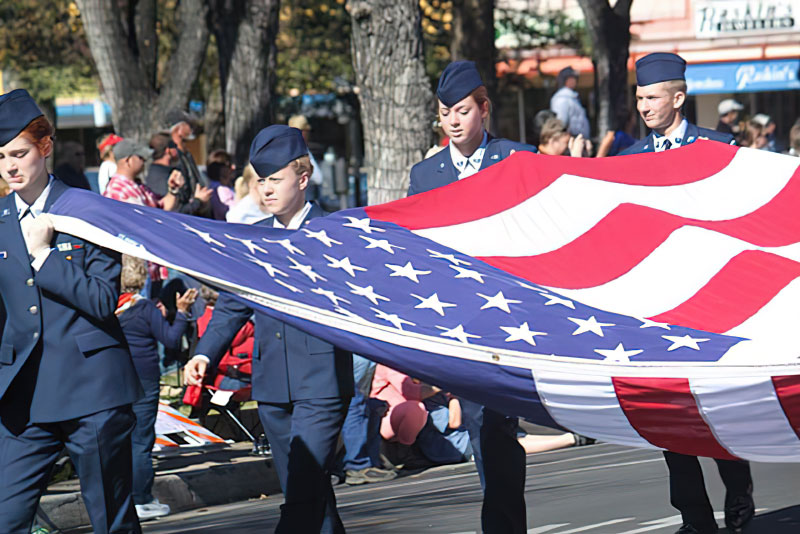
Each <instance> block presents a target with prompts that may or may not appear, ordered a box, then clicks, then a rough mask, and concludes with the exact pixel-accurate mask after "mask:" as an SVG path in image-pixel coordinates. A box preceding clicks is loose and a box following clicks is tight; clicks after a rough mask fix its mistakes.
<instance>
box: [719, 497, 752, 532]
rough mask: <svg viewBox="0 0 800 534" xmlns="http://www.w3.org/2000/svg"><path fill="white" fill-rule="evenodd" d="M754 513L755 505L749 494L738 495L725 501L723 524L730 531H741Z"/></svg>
mask: <svg viewBox="0 0 800 534" xmlns="http://www.w3.org/2000/svg"><path fill="white" fill-rule="evenodd" d="M755 514H756V505H755V504H754V503H753V497H752V496H751V495H740V496H739V497H734V498H732V499H731V500H730V501H729V502H726V503H725V526H726V527H728V530H730V531H731V532H734V533H737V532H741V531H742V529H743V528H744V526H745V525H746V524H747V523H749V522H750V520H751V519H753V516H754V515H755Z"/></svg>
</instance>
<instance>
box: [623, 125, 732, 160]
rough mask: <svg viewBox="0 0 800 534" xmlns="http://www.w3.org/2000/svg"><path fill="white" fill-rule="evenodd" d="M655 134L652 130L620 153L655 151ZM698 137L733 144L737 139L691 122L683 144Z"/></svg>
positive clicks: (682, 140)
mask: <svg viewBox="0 0 800 534" xmlns="http://www.w3.org/2000/svg"><path fill="white" fill-rule="evenodd" d="M654 139H655V137H654V135H653V132H650V133H649V134H648V135H647V137H645V138H644V139H640V140H639V141H636V143H634V144H633V145H631V146H629V147H628V148H626V149H625V150H623V151H622V152H620V153H619V155H620V156H625V155H627V154H641V153H643V152H653V151H654V148H653V147H654V146H655V142H654ZM698 139H710V140H712V141H719V142H721V143H726V144H729V145H733V144H735V143H736V141H735V140H734V139H733V136H732V135H730V134H726V133H721V132H717V131H715V130H709V129H708V128H700V127H699V126H695V125H694V124H692V123H691V122H690V123H689V124H688V125H687V126H686V135H684V136H683V139H681V146H686V145H690V144H692V143H694V142H695V141H697V140H698Z"/></svg>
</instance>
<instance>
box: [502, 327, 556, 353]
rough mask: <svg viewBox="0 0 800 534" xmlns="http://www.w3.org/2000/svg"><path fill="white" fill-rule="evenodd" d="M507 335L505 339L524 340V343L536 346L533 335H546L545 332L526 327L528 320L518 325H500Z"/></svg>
mask: <svg viewBox="0 0 800 534" xmlns="http://www.w3.org/2000/svg"><path fill="white" fill-rule="evenodd" d="M500 329H501V330H503V331H504V332H505V333H506V334H508V337H507V338H506V341H508V342H510V341H524V342H525V343H527V344H529V345H532V346H534V347H535V346H536V339H535V338H534V336H546V335H547V333H546V332H535V331H533V330H531V329H530V328H529V327H528V322H527V321H526V322H524V323H522V324H521V325H520V326H501V327H500Z"/></svg>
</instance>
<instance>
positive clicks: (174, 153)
mask: <svg viewBox="0 0 800 534" xmlns="http://www.w3.org/2000/svg"><path fill="white" fill-rule="evenodd" d="M149 146H150V149H151V150H152V151H153V155H152V158H153V162H152V163H151V164H150V169H149V170H148V171H147V177H146V178H145V184H146V185H147V187H149V188H150V189H151V190H152V191H153V192H154V193H155V194H156V195H158V196H161V197H164V196H166V195H167V193H168V192H169V189H170V187H169V183H170V180H174V181H175V183H179V182H185V178H184V176H183V173H182V172H181V171H180V170H179V169H176V168H175V165H176V164H177V163H178V148H177V147H176V146H175V142H174V141H172V139H170V137H169V136H168V135H166V134H163V133H157V134H155V135H153V136H152V137H151V138H150V143H149ZM172 194H173V195H174V196H175V198H176V201H175V203H176V206H177V207H176V208H175V211H181V207H183V211H181V213H193V212H197V211H200V210H202V209H204V208H203V205H204V204H208V203H210V202H211V196H212V195H213V194H214V191H213V190H212V189H211V188H209V187H203V186H202V185H200V184H198V185H196V186H195V188H194V196H193V197H191V198H190V199H189V202H188V205H185V204H184V205H181V199H182V198H183V197H182V196H181V195H182V194H183V188H182V187H177V186H176V187H173V188H172ZM187 210H188V211H187Z"/></svg>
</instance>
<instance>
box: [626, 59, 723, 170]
mask: <svg viewBox="0 0 800 534" xmlns="http://www.w3.org/2000/svg"><path fill="white" fill-rule="evenodd" d="M686 90H687V87H686V61H685V60H684V59H683V58H682V57H681V56H679V55H678V54H673V53H670V52H655V53H652V54H648V55H646V56H644V57H643V58H641V59H639V60H638V61H637V62H636V109H637V110H638V111H639V116H640V117H641V118H642V120H643V121H644V123H645V125H647V127H648V128H650V133H649V134H648V135H647V137H645V138H644V139H641V140H640V141H638V142H636V143H634V144H633V145H631V146H630V147H628V148H626V149H625V150H623V151H622V152H620V155H625V154H639V153H642V152H663V151H664V150H669V149H672V148H678V147H682V146H685V145H688V144H691V143H694V142H695V141H697V140H698V139H711V140H712V141H719V142H722V143H726V144H731V145H732V144H735V141H734V139H733V136H732V135H729V134H723V133H719V132H715V131H714V130H709V129H707V128H699V127H698V126H695V125H694V124H691V123H690V122H689V121H687V120H686V119H685V118H684V116H683V112H682V109H683V105H684V103H685V102H686Z"/></svg>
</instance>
